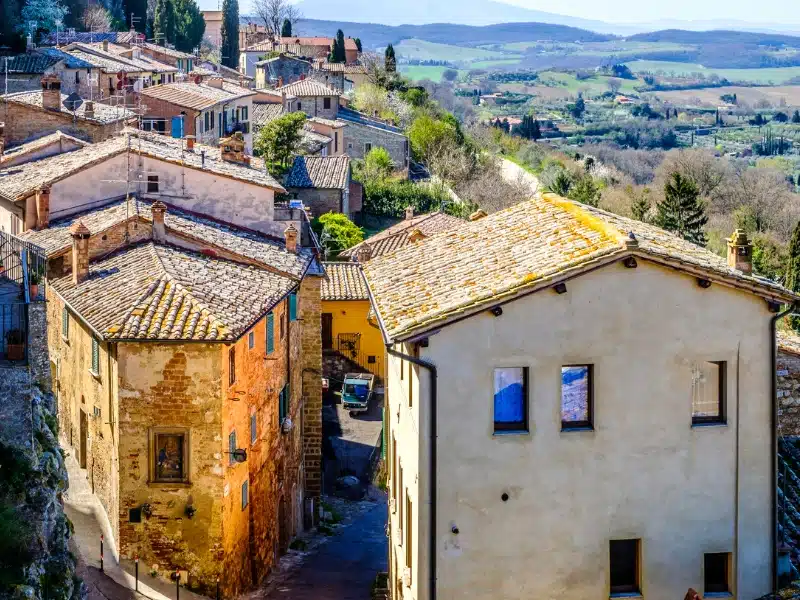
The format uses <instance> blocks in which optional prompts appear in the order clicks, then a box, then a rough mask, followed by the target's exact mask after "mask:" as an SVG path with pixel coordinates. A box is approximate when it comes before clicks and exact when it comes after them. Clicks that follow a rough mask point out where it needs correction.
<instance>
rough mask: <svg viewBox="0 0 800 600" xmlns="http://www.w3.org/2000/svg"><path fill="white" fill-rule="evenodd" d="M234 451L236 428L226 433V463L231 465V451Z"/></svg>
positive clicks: (232, 461) (232, 459) (233, 460)
mask: <svg viewBox="0 0 800 600" xmlns="http://www.w3.org/2000/svg"><path fill="white" fill-rule="evenodd" d="M234 452H236V430H235V429H234V430H233V431H231V432H230V434H228V464H229V465H232V464H233V463H234V462H236V461H235V459H234V458H233V453H234Z"/></svg>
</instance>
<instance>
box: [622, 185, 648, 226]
mask: <svg viewBox="0 0 800 600" xmlns="http://www.w3.org/2000/svg"><path fill="white" fill-rule="evenodd" d="M625 195H626V196H628V198H630V199H631V216H632V217H633V218H634V219H636V220H637V221H641V222H642V223H647V222H648V221H649V220H650V208H651V206H652V203H651V201H650V188H648V187H645V188H643V189H642V191H641V192H637V191H636V190H635V189H634V188H633V186H632V185H628V186H626V187H625Z"/></svg>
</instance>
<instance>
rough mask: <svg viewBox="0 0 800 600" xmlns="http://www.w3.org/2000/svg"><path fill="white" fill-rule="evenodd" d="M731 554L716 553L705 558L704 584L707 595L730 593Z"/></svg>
mask: <svg viewBox="0 0 800 600" xmlns="http://www.w3.org/2000/svg"><path fill="white" fill-rule="evenodd" d="M729 565H730V554H728V553H727V552H715V553H713V554H705V555H704V556H703V582H704V584H703V585H704V589H705V593H706V594H727V593H728V592H730V586H729V585H728V582H729V581H730V577H729V572H730V566H729Z"/></svg>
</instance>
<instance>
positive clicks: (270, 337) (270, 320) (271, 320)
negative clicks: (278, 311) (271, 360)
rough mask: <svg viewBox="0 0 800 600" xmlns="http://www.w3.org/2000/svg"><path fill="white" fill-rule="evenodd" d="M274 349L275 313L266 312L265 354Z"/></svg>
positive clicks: (270, 352)
mask: <svg viewBox="0 0 800 600" xmlns="http://www.w3.org/2000/svg"><path fill="white" fill-rule="evenodd" d="M274 351H275V315H274V314H273V313H271V312H270V313H268V314H267V354H272V353H273V352H274Z"/></svg>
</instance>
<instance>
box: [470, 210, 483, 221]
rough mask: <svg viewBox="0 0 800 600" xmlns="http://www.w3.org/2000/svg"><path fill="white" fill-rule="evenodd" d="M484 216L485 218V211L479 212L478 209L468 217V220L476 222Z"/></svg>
mask: <svg viewBox="0 0 800 600" xmlns="http://www.w3.org/2000/svg"><path fill="white" fill-rule="evenodd" d="M485 216H486V211H485V210H481V209H480V208H479V209H478V210H476V211H475V212H474V213H472V214H471V215H470V216H469V220H470V221H477V220H478V219H482V218H483V217H485Z"/></svg>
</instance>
